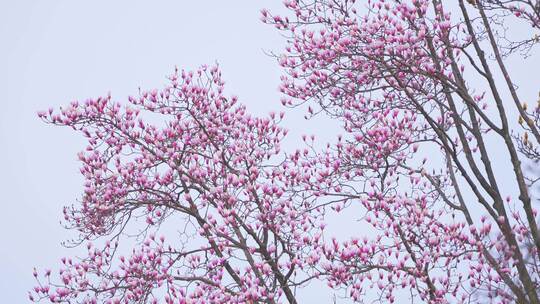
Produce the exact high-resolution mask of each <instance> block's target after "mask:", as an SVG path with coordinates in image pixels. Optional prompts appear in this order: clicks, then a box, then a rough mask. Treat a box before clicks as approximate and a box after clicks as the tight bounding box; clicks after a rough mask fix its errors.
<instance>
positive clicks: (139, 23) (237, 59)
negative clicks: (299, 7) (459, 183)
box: [0, 0, 309, 303]
mask: <svg viewBox="0 0 540 304" xmlns="http://www.w3.org/2000/svg"><path fill="white" fill-rule="evenodd" d="M263 7H267V8H272V7H274V8H279V9H281V1H247V0H245V1H187V0H176V1H172V0H171V1H133V0H130V1H104V0H100V1H72V0H71V1H37V0H36V1H29V0H17V1H7V0H0V92H1V93H0V94H1V97H0V103H1V106H2V107H1V108H0V193H1V194H0V195H1V196H0V207H1V216H2V218H1V220H0V294H1V295H2V298H1V300H0V302H2V303H24V302H26V301H27V291H28V290H29V288H31V287H32V286H34V280H33V277H32V268H33V267H34V266H38V267H41V268H43V267H51V268H53V269H55V267H57V266H58V261H59V258H61V257H62V256H64V255H66V254H70V253H73V252H76V251H77V250H75V251H72V252H70V251H68V250H67V249H65V248H63V247H62V246H61V245H60V242H61V241H63V240H65V239H67V238H68V237H69V236H70V234H69V233H68V232H67V231H65V230H64V229H63V228H62V227H61V226H60V224H59V220H60V218H61V215H62V214H61V210H62V206H64V205H67V204H71V203H73V202H75V199H76V198H78V197H79V195H80V193H81V190H82V179H81V177H80V174H79V172H78V168H79V164H78V163H77V161H76V153H77V152H78V151H79V150H81V149H82V148H83V147H84V146H83V140H82V138H81V136H79V135H78V134H75V133H73V132H71V131H70V130H68V129H64V128H58V127H52V126H48V125H45V124H44V123H42V122H41V121H40V120H39V119H38V118H37V116H36V111H37V110H43V109H47V108H48V107H49V106H54V107H58V106H60V105H63V104H67V103H68V102H70V101H72V100H75V99H79V100H84V99H86V98H89V97H97V96H100V95H104V94H107V92H108V91H111V92H112V95H113V98H115V99H116V100H119V101H123V100H125V97H126V96H128V95H131V94H136V93H137V89H138V87H142V88H145V89H152V88H155V87H157V88H160V87H162V85H163V84H165V83H166V78H165V76H167V75H169V74H170V73H171V72H172V71H173V69H174V66H175V65H176V66H178V67H180V68H188V69H191V68H195V67H197V66H199V65H201V64H205V63H209V64H212V63H214V62H216V61H217V62H219V64H220V66H221V68H222V70H223V72H224V78H225V79H226V81H227V87H228V90H229V92H231V93H232V92H234V93H235V94H237V95H239V96H240V99H241V101H242V102H243V103H245V104H247V105H248V108H249V109H250V110H251V111H252V112H254V113H255V114H259V115H262V114H264V113H266V112H268V111H270V110H276V109H277V110H283V109H282V108H281V105H280V103H279V94H278V92H277V90H276V88H277V86H278V83H279V68H278V66H277V64H276V63H275V61H274V60H273V59H272V58H270V57H269V56H267V55H265V53H264V52H263V50H279V48H280V46H281V45H282V44H283V40H282V38H281V37H280V36H279V33H278V32H277V31H275V30H274V29H273V28H272V27H270V26H268V25H264V24H262V23H261V22H260V21H259V17H260V15H259V10H260V9H261V8H263ZM301 117H302V113H296V114H293V115H289V116H288V122H287V121H286V125H287V124H289V125H290V124H291V123H292V124H295V123H296V122H297V121H299V120H298V119H299V118H301ZM300 129H301V130H299V131H298V132H294V130H292V131H291V134H292V135H293V136H295V134H296V135H298V134H300V133H303V132H307V130H306V128H305V127H302V128H300ZM307 133H309V132H307Z"/></svg>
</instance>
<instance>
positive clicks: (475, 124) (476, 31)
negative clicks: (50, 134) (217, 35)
mask: <svg viewBox="0 0 540 304" xmlns="http://www.w3.org/2000/svg"><path fill="white" fill-rule="evenodd" d="M284 3H285V6H286V7H287V8H288V10H289V13H288V15H283V16H279V15H274V14H272V13H271V12H268V11H266V10H263V11H262V19H263V21H264V22H266V23H268V24H272V25H273V26H275V27H276V28H277V29H278V30H279V31H281V32H282V33H283V36H284V37H286V39H287V46H286V48H285V50H284V52H283V54H281V55H277V58H278V62H279V64H280V65H281V66H282V67H283V69H284V73H285V74H284V76H283V77H282V85H281V87H280V90H281V92H282V93H283V94H284V95H285V97H284V98H283V100H282V103H283V104H284V105H285V106H288V107H296V106H299V105H303V104H307V111H308V114H307V117H311V116H314V115H317V114H320V115H327V116H329V117H331V118H334V119H335V120H337V121H339V122H340V124H341V126H342V132H341V134H337V135H336V141H335V142H333V143H330V144H327V145H326V146H323V148H319V146H320V145H317V144H316V143H315V142H314V140H313V139H311V140H306V138H304V141H305V143H303V144H302V145H303V147H301V148H300V149H299V150H297V151H292V152H288V153H287V152H281V150H280V142H281V141H282V139H283V138H284V136H285V135H286V134H287V131H286V130H285V129H282V128H281V127H280V126H279V123H280V120H281V118H282V117H283V113H281V114H277V115H276V114H275V113H270V114H269V116H268V117H266V118H257V117H253V116H251V115H249V114H248V113H247V112H246V108H245V107H244V106H242V105H240V104H239V103H238V102H237V98H236V97H227V96H224V94H223V81H222V79H221V74H220V72H219V70H218V69H217V67H202V68H200V69H199V70H197V71H195V72H185V71H176V72H175V73H174V74H173V75H172V76H171V77H170V83H169V85H168V86H167V87H165V88H164V89H163V90H161V91H157V90H154V91H149V92H142V93H141V94H140V95H139V96H137V97H130V98H129V103H128V105H126V106H121V105H120V104H118V103H116V102H113V101H112V100H111V97H110V96H107V97H102V98H98V99H92V100H87V101H85V102H83V103H77V102H74V103H72V104H70V105H69V106H67V107H65V108H62V109H60V110H57V111H54V110H52V109H51V110H49V111H48V112H41V113H39V116H40V117H41V118H42V119H43V120H45V121H46V122H48V123H52V124H55V125H63V126H69V127H72V128H73V129H75V130H77V131H80V132H81V133H82V134H83V135H84V136H85V137H86V138H87V139H88V146H87V147H86V149H85V151H84V152H81V153H80V154H79V159H80V161H81V162H82V167H81V173H82V174H83V176H84V178H85V183H84V193H83V195H82V198H81V200H80V202H79V203H77V204H75V205H74V206H72V207H67V208H65V210H64V219H65V222H66V223H67V225H68V226H69V227H71V228H75V229H76V230H77V231H78V232H79V235H80V238H79V240H78V241H76V244H82V245H83V246H86V248H87V251H88V253H87V255H86V257H82V258H63V259H62V265H61V267H60V269H59V271H50V270H36V271H35V273H34V275H35V277H36V279H37V285H36V286H35V287H34V289H33V290H32V291H31V292H30V299H31V300H33V301H45V302H47V301H48V302H53V303H299V302H301V301H302V299H301V298H299V297H298V295H299V292H298V290H299V289H302V288H306V287H308V286H309V285H310V283H313V281H319V282H324V283H325V285H327V286H328V290H329V292H331V293H335V294H336V295H339V296H340V297H342V298H343V301H346V302H366V303H372V302H390V303H392V302H399V303H401V302H412V303H471V302H481V303H540V231H539V229H538V222H539V216H538V213H537V210H536V208H535V207H537V205H538V203H539V202H538V197H536V196H535V193H536V192H535V186H536V185H535V182H537V181H538V180H539V177H538V173H539V172H538V162H539V161H540V150H539V148H538V147H539V144H540V102H538V104H532V105H527V103H526V102H525V100H524V98H530V97H527V92H520V91H518V88H517V84H516V83H515V82H514V80H513V78H512V75H511V69H510V68H509V62H510V61H512V60H514V62H515V60H516V58H518V59H519V58H522V57H527V56H529V55H532V52H533V51H534V50H533V47H534V45H535V44H536V43H537V42H538V40H539V39H538V36H536V34H535V33H536V32H538V31H539V30H540V3H538V2H537V1H529V0H519V1H518V0H514V1H513V0H506V1H500V0H482V1H480V0H476V1H475V0H469V1H468V2H465V1H463V0H458V1H457V2H450V1H449V3H443V2H441V1H438V0H433V1H425V0H412V1H399V0H378V1H375V2H370V1H368V2H367V3H365V2H362V3H355V1H345V0H343V1H337V0H335V1H332V0H323V1H299V0H298V1H292V0H291V1H285V2H284ZM151 122H155V123H151ZM535 205H536V206H535ZM343 212H354V217H356V218H357V219H358V220H360V223H361V225H362V226H361V227H365V229H360V230H358V231H353V233H352V234H353V237H351V238H350V239H345V240H343V237H340V235H332V233H331V232H329V231H327V230H325V226H326V224H327V222H328V219H329V217H332V218H337V219H338V220H339V219H340V215H342V214H343ZM341 222H342V221H341ZM167 231H169V232H170V231H173V233H167V234H168V235H167V237H166V238H165V237H164V236H161V234H162V233H166V232H167ZM349 234H350V233H349ZM335 237H337V238H335ZM130 239H134V241H132V242H131V243H129V240H130ZM125 243H127V244H130V245H128V246H129V247H130V250H122V249H121V248H122V244H125Z"/></svg>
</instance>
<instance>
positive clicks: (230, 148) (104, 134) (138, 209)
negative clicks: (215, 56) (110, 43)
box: [31, 67, 321, 303]
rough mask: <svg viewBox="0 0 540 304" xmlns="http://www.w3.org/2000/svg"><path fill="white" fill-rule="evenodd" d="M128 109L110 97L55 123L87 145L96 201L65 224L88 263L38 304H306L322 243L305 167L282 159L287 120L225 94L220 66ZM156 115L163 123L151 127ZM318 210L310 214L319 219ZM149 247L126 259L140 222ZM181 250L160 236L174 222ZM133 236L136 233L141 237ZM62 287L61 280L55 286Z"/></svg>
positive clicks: (88, 186)
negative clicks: (97, 241) (304, 291)
mask: <svg viewBox="0 0 540 304" xmlns="http://www.w3.org/2000/svg"><path fill="white" fill-rule="evenodd" d="M129 101H130V103H129V105H128V106H126V107H122V106H121V105H120V104H119V103H115V102H113V101H112V100H111V97H104V98H98V99H93V100H88V101H86V102H84V103H81V104H79V103H72V104H71V105H69V106H68V107H67V108H63V109H61V111H60V112H59V113H56V112H54V111H52V110H51V111H49V112H48V113H40V116H41V117H43V119H44V120H45V121H47V122H50V123H52V124H56V125H65V126H70V127H73V128H74V129H76V130H78V131H80V132H82V133H83V134H84V135H85V136H86V137H87V138H88V143H89V145H88V147H87V148H86V150H85V151H84V152H82V153H80V155H79V159H80V160H81V162H82V163H83V166H82V168H81V172H82V174H83V175H84V177H85V179H86V182H85V192H84V195H83V198H82V201H81V204H79V205H76V206H74V208H69V209H65V212H64V213H65V220H66V221H67V222H68V223H71V224H72V225H73V227H74V228H76V229H78V230H79V231H80V232H81V234H82V240H83V241H85V242H88V241H89V240H92V239H93V238H96V237H102V238H103V237H105V238H106V239H107V242H106V243H105V244H104V245H103V247H94V246H93V245H91V243H88V244H89V245H88V256H87V257H86V258H84V259H81V260H75V259H63V264H64V265H63V268H62V269H61V270H60V273H59V278H56V279H55V278H54V274H51V273H50V271H48V272H46V273H45V277H44V278H40V279H39V282H40V284H39V286H37V287H36V288H35V290H34V291H35V293H34V294H33V295H31V297H32V298H34V299H36V300H39V299H43V298H45V299H48V300H49V301H51V302H54V303H61V302H66V303H78V302H82V303H154V302H156V303H157V302H162V301H158V300H159V299H161V300H163V301H164V303H252V302H264V303H276V302H279V301H280V299H286V300H287V301H288V302H289V303H296V300H295V297H294V293H293V292H294V288H295V287H296V286H299V285H301V284H302V280H305V279H306V278H305V277H302V276H301V275H300V272H301V268H302V267H303V264H304V263H305V255H306V253H307V252H308V251H307V250H306V249H305V248H306V247H307V246H308V245H311V244H314V243H317V242H319V238H320V228H319V227H318V226H317V225H316V224H317V223H318V222H319V221H320V220H321V219H320V218H319V216H318V214H319V213H318V212H315V210H308V209H311V208H313V205H309V204H307V203H308V201H307V200H297V199H294V198H293V197H292V195H293V194H291V192H290V191H288V189H292V188H293V186H294V185H295V183H297V179H296V178H295V177H294V176H295V175H296V174H295V172H296V171H295V169H294V167H293V166H290V165H289V162H288V161H284V160H283V157H282V156H280V155H279V152H280V141H281V139H282V137H283V136H284V135H285V134H286V130H284V129H282V128H280V127H278V126H277V123H278V122H279V120H280V119H281V118H282V116H283V113H281V114H278V115H276V114H273V113H272V114H270V116H269V117H267V118H257V117H253V116H251V115H250V114H248V113H246V109H245V107H244V106H242V105H238V104H237V99H236V97H231V98H228V97H225V96H223V81H222V79H221V75H220V71H219V70H218V69H217V67H212V68H207V67H202V68H201V69H200V70H197V71H196V72H194V73H192V72H184V71H182V72H177V73H175V74H174V75H173V76H172V77H171V84H170V85H169V86H168V87H166V88H165V89H164V90H162V91H151V92H144V93H142V94H141V96H140V97H137V98H135V97H133V98H130V100H129ZM148 113H150V114H154V115H157V118H156V117H147V118H148V119H153V120H157V121H161V122H162V126H159V125H152V124H150V123H148V122H145V120H143V116H144V114H148ZM308 211H309V212H308ZM141 218H142V219H143V220H144V221H143V223H144V227H143V228H141V227H140V226H141V225H140V224H139V226H135V228H136V229H138V230H134V231H135V232H137V231H139V236H140V237H143V238H144V241H143V242H142V243H141V244H140V245H139V246H137V247H136V248H135V249H133V251H132V253H131V255H130V256H126V257H123V256H119V254H116V251H117V246H118V242H119V241H121V239H122V236H125V235H128V234H129V233H131V234H134V231H133V230H132V231H127V230H128V228H127V227H129V224H130V222H133V221H135V220H136V219H141ZM171 221H172V222H174V223H173V224H172V226H173V227H175V230H173V231H175V232H176V231H177V230H179V229H178V227H181V229H180V230H179V231H178V233H177V234H174V233H173V234H172V235H173V237H172V239H170V242H167V241H166V240H165V238H164V237H156V236H154V232H155V228H159V227H160V226H161V225H164V224H166V223H167V222H171ZM132 228H134V227H132ZM51 277H52V278H51Z"/></svg>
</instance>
